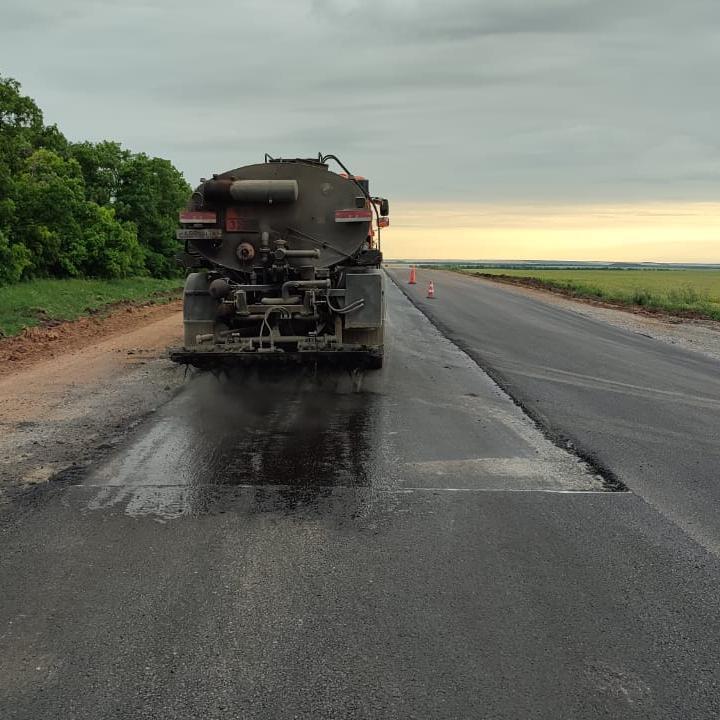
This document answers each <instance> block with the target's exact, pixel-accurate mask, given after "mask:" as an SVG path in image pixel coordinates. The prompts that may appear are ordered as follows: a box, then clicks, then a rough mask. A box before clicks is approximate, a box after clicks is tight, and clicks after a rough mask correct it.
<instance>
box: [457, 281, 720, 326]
mask: <svg viewBox="0 0 720 720" xmlns="http://www.w3.org/2000/svg"><path fill="white" fill-rule="evenodd" d="M462 272H466V273H468V274H470V275H484V276H502V277H505V278H508V279H511V278H516V279H517V280H518V281H519V282H524V283H525V284H529V285H530V284H532V285H534V286H536V287H537V286H540V287H545V288H548V289H555V290H561V291H563V292H564V293H567V294H568V295H571V296H573V297H583V298H592V299H596V300H603V301H607V302H612V303H620V304H623V305H633V306H638V307H643V308H647V309H648V310H661V311H664V312H669V313H673V314H678V315H688V316H693V315H694V316H699V317H706V318H712V319H714V320H720V270H534V269H533V270H526V269H522V270H519V269H503V268H481V269H477V268H472V269H462Z"/></svg>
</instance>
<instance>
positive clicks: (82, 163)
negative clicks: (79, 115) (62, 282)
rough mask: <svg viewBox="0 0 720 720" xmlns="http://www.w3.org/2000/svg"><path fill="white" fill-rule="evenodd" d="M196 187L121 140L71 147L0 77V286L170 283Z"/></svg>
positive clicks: (163, 162) (14, 85) (13, 83)
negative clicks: (148, 278)
mask: <svg viewBox="0 0 720 720" xmlns="http://www.w3.org/2000/svg"><path fill="white" fill-rule="evenodd" d="M189 192H190V187H189V186H188V185H187V183H186V182H185V180H184V178H183V176H182V174H181V173H180V172H179V171H178V170H177V169H176V168H175V167H174V166H173V165H172V163H170V162H169V161H168V160H163V159H161V158H155V157H148V156H147V155H145V154H143V153H141V154H132V153H131V152H130V151H129V150H126V149H124V148H122V147H121V146H120V144H119V143H116V142H112V141H103V142H100V143H90V142H80V143H68V141H67V140H66V138H65V137H64V135H63V134H62V133H61V132H60V131H59V130H58V128H57V127H56V126H55V125H49V126H48V125H45V124H44V121H43V115H42V111H41V110H40V108H39V107H38V106H37V105H36V103H35V101H34V100H33V99H32V98H30V97H27V96H26V95H23V94H22V92H21V90H20V84H19V83H18V82H17V81H16V80H13V79H11V78H4V77H2V76H0V283H7V282H16V281H17V280H19V279H22V278H31V277H47V276H49V277H76V276H83V275H91V276H97V277H123V276H126V275H131V274H147V273H148V272H149V273H151V274H153V275H156V276H170V275H174V274H176V273H177V272H178V268H177V266H176V264H175V261H174V255H175V252H176V251H177V250H178V249H179V243H178V242H177V241H176V240H175V228H176V223H177V213H178V210H180V209H181V208H182V207H183V205H184V204H185V201H186V199H187V196H188V194H189Z"/></svg>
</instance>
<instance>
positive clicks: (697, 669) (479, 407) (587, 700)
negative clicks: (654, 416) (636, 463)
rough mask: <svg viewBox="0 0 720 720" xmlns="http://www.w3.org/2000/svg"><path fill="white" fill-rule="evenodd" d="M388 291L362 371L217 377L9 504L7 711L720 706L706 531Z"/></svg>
mask: <svg viewBox="0 0 720 720" xmlns="http://www.w3.org/2000/svg"><path fill="white" fill-rule="evenodd" d="M442 278H443V279H442V282H441V278H440V276H438V280H437V281H436V285H437V289H438V294H439V296H440V297H442V298H443V300H442V302H443V304H444V303H446V302H450V298H451V297H452V292H453V291H452V290H450V289H449V285H445V280H444V278H445V274H443V275H442ZM453 280H454V278H453ZM470 282H474V281H470ZM473 287H474V286H473ZM463 292H465V291H463ZM472 292H474V290H473V289H469V290H467V293H469V294H472ZM495 292H500V293H502V290H497V291H496V290H494V289H493V290H487V293H488V294H489V295H490V296H492V295H493V293H495ZM440 293H442V295H440ZM456 298H457V300H456V302H457V305H458V308H462V307H464V305H465V304H466V303H467V302H468V301H467V298H466V297H464V296H461V295H460V293H459V292H457V293H456ZM387 299H388V314H389V317H388V323H389V327H388V338H389V341H388V347H387V362H386V367H385V368H384V369H383V370H382V371H378V372H372V373H367V374H366V375H365V377H364V378H363V382H362V384H361V386H360V391H359V392H356V391H355V390H357V385H356V384H355V385H354V383H353V382H352V381H351V379H350V378H349V377H347V376H344V375H342V374H340V375H337V376H334V377H324V378H321V379H318V378H313V377H308V376H306V375H298V376H294V377H291V378H286V379H283V380H282V381H274V382H268V381H267V380H266V379H260V378H257V377H254V376H251V375H248V376H247V377H244V378H236V379H235V381H234V382H233V383H232V384H228V383H218V382H217V381H215V380H214V379H213V378H210V377H199V378H197V379H194V380H192V381H189V382H188V383H187V385H186V387H185V388H184V390H183V391H182V392H181V393H180V394H179V395H177V396H176V397H175V398H174V399H173V400H171V401H170V402H168V403H167V404H166V405H165V406H163V408H161V410H160V411H159V412H158V413H156V414H155V415H153V416H152V417H151V418H149V419H148V420H147V421H146V422H145V423H143V424H142V425H140V426H139V427H137V428H136V429H135V431H134V432H133V433H132V434H131V436H130V437H129V438H128V439H127V441H126V442H125V444H124V445H123V446H121V447H119V448H118V449H117V450H116V451H115V452H114V453H113V454H112V455H111V456H110V457H109V458H105V459H102V460H99V461H98V462H97V464H96V465H95V466H94V467H92V468H90V469H89V470H88V471H87V472H85V473H84V474H83V475H81V476H76V475H73V474H68V475H67V476H65V477H64V478H60V479H58V480H56V481H55V482H51V483H49V484H48V485H46V486H42V487H40V488H35V489H32V490H28V491H26V492H20V493H18V494H17V496H16V498H15V500H13V501H12V502H11V503H10V504H8V505H6V506H5V507H3V508H2V509H1V510H0V532H1V536H0V546H1V548H2V552H0V588H1V592H2V603H0V716H2V717H3V718H8V719H10V718H12V719H17V718H23V719H25V718H28V719H29V718H32V719H33V720H35V719H38V720H39V719H42V718H59V717H62V718H78V719H79V718H88V719H89V718H93V720H94V719H95V718H100V717H103V718H105V717H107V718H110V717H112V718H243V719H246V718H268V719H271V718H272V719H283V718H313V719H316V718H327V719H330V718H383V719H385V718H443V719H444V718H448V719H450V718H508V719H511V718H512V719H513V720H514V719H517V718H548V719H552V720H555V719H557V718H568V719H573V720H577V719H580V718H608V717H610V718H649V717H651V718H668V719H669V718H673V719H676V718H715V717H717V716H718V714H719V713H720V699H719V697H718V695H719V693H718V681H720V666H719V664H718V658H717V647H718V643H719V642H720V623H718V590H717V588H718V579H720V562H719V561H718V558H717V557H716V555H715V554H714V553H713V552H711V551H710V550H709V549H708V547H709V545H710V543H707V542H705V543H700V542H697V541H696V539H695V537H693V536H691V535H690V534H688V532H686V531H685V530H686V529H684V528H683V527H681V526H680V523H676V522H672V521H670V520H669V517H670V513H669V512H666V511H664V510H661V511H659V510H658V509H656V507H654V505H657V503H653V504H651V503H649V502H646V500H645V499H644V498H643V497H642V496H641V495H639V494H637V493H636V492H617V490H618V489H619V488H621V487H622V485H621V483H619V482H618V481H617V480H622V481H623V482H625V481H626V479H625V477H624V476H623V474H622V473H621V472H620V470H622V468H621V467H619V468H618V470H617V471H616V474H617V478H616V479H615V480H613V479H612V478H609V476H605V477H603V475H602V473H599V472H598V464H597V463H595V462H593V461H592V460H591V461H590V462H585V461H583V460H582V459H581V458H580V457H578V455H577V454H575V453H572V452H568V451H567V450H566V449H564V448H563V447H560V446H559V444H560V445H562V443H561V442H560V441H559V440H558V437H556V436H555V435H554V434H553V433H555V432H557V430H556V429H555V428H554V427H553V428H552V429H548V428H546V427H542V426H541V425H538V424H536V422H535V421H534V420H533V419H531V418H530V417H528V415H527V414H526V413H525V412H524V411H523V410H522V409H521V407H519V406H518V404H517V400H518V399H517V398H515V400H513V399H511V398H510V397H508V396H507V395H506V393H505V392H503V391H502V390H501V389H500V388H499V387H498V386H497V384H496V383H495V382H493V381H492V380H491V379H490V377H488V375H487V374H486V373H485V372H484V371H483V370H482V369H481V368H480V367H479V366H478V365H477V363H476V362H475V360H474V359H472V358H471V357H469V356H468V355H467V354H465V353H464V352H463V351H461V350H459V349H458V347H457V346H456V345H455V344H453V343H452V342H450V341H449V340H448V339H447V338H446V337H444V336H443V335H442V334H441V333H440V332H439V331H438V330H437V329H436V328H435V327H434V326H433V325H432V324H431V323H430V322H429V321H428V320H427V319H426V318H425V317H424V316H423V314H422V313H421V312H419V311H418V310H417V309H416V308H415V307H413V306H412V304H411V303H410V302H409V301H408V300H407V299H406V298H405V297H404V296H403V295H402V294H401V292H400V291H399V290H398V288H397V287H396V286H395V285H393V284H392V283H388V287H387ZM416 300H417V299H416ZM418 302H422V301H419V300H418ZM436 302H437V301H436ZM502 304H503V303H502V302H501V301H498V302H497V305H500V306H501V305H502ZM440 308H441V305H440V303H439V302H438V305H437V306H435V307H434V308H433V309H432V311H433V312H437V313H439V312H441V310H440ZM498 312H499V310H498V307H497V306H493V305H488V307H487V312H486V313H485V314H486V316H487V318H486V319H485V320H483V321H480V320H478V318H477V317H476V318H475V320H474V321H471V320H468V327H469V326H472V324H473V322H474V323H475V324H478V323H480V324H481V323H491V322H493V323H494V322H495V319H494V318H492V317H490V316H493V315H494V314H496V313H498ZM545 312H546V313H547V314H548V315H550V314H551V311H550V310H546V311H545ZM488 318H489V319H488ZM512 322H514V321H513V320H512V317H510V316H508V317H506V318H505V325H504V329H503V332H505V333H507V334H512V333H513V331H512V327H511V323H512ZM548 323H550V320H548ZM560 324H562V323H560ZM500 325H503V323H502V322H501V323H500ZM515 332H517V333H523V332H526V330H525V329H524V326H520V327H518V329H517V330H516V331H515ZM566 332H567V333H568V335H572V334H573V329H572V328H569V329H567V330H566ZM574 332H575V333H576V334H577V333H578V329H577V326H576V329H575V331H574ZM600 332H601V330H598V333H600ZM487 334H488V333H484V335H483V338H484V339H483V343H484V344H485V345H487V343H488V342H489V341H488V339H487ZM615 343H616V344H618V343H619V341H615ZM579 344H580V345H582V342H580V343H579ZM502 352H503V351H502V348H500V347H499V346H498V347H497V357H501V356H502ZM583 352H584V350H583ZM635 352H636V353H638V354H641V353H642V350H641V349H638V348H636V349H635ZM653 353H655V354H659V351H658V350H657V349H656V350H654V351H652V350H651V349H650V348H649V346H648V349H647V350H646V354H648V355H650V356H651V357H654V355H653ZM583 357H584V356H583ZM518 362H519V359H518V358H517V357H516V356H514V355H512V353H508V357H507V363H508V364H510V365H512V364H517V363H518ZM544 367H545V368H546V369H545V370H544V371H543V372H545V373H546V374H547V372H548V371H547V367H548V365H547V363H546V364H545V366H544ZM564 370H565V372H566V373H570V372H578V369H577V368H575V370H574V371H572V370H569V369H567V368H564ZM528 372H529V371H528ZM534 372H535V374H538V373H539V372H540V370H539V369H537V368H536V370H535V371H534ZM584 374H585V375H592V374H593V373H592V371H591V372H584ZM573 377H574V376H573ZM537 382H538V383H539V385H540V386H541V387H544V385H543V383H546V382H548V381H547V380H543V379H542V378H540V379H537ZM588 382H589V381H588ZM616 382H621V380H617V381H616ZM625 382H626V384H629V385H635V383H634V381H633V380H626V381H625ZM560 385H562V384H561V383H560ZM510 390H511V391H512V388H510ZM695 390H697V388H695ZM628 395H629V396H630V397H631V398H634V399H635V400H637V402H638V403H639V404H640V407H644V405H643V403H645V402H646V401H647V400H646V395H647V393H646V394H645V395H643V394H642V393H641V392H640V391H639V390H634V391H632V392H630V391H628ZM692 395H693V396H694V397H696V398H697V401H696V403H695V407H696V408H697V407H700V408H703V407H706V406H707V401H704V402H705V405H703V404H702V403H701V402H700V399H701V398H703V397H705V395H703V394H702V393H700V394H698V393H697V392H695V393H693V394H692ZM621 396H622V394H621V393H620V392H614V393H613V397H614V398H617V397H621ZM538 397H540V396H539V395H538ZM561 402H562V400H558V403H561ZM615 402H616V403H617V402H618V401H617V399H616V400H615ZM678 404H679V405H682V400H678ZM536 410H537V409H536ZM583 412H584V413H586V414H590V413H591V410H590V409H588V408H586V409H585V410H584V411H583ZM638 412H639V411H638ZM534 414H535V415H536V416H538V417H540V416H541V412H540V411H537V412H534ZM588 422H589V421H588ZM602 423H603V417H599V418H596V425H598V427H601V426H602ZM548 427H550V425H548ZM580 427H582V425H581V426H580ZM635 430H636V434H638V433H639V431H638V429H637V427H636V428H635ZM599 432H600V431H599ZM673 437H675V438H676V439H677V437H678V436H673ZM683 437H684V436H683ZM558 443H559V444H558ZM666 443H669V440H666ZM678 443H680V441H679V440H678ZM683 451H684V450H683V448H682V447H681V446H680V444H678V445H677V447H676V454H680V453H681V452H683ZM581 454H582V453H581ZM668 454H669V452H668ZM662 457H663V458H664V457H665V455H663V456H662ZM656 462H657V463H660V460H657V461H656ZM626 484H627V485H628V487H629V488H630V489H631V490H634V488H635V486H636V479H635V478H634V477H629V478H627V481H626ZM678 492H682V491H678ZM681 517H684V516H683V515H682V513H681ZM700 527H702V528H705V527H706V525H701V526H700Z"/></svg>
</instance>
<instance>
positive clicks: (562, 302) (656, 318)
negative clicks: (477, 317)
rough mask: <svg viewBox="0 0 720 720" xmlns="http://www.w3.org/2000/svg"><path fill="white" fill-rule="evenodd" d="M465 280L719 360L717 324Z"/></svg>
mask: <svg viewBox="0 0 720 720" xmlns="http://www.w3.org/2000/svg"><path fill="white" fill-rule="evenodd" d="M468 277H474V279H475V280H476V281H477V282H480V283H490V284H500V285H502V286H503V288H505V289H506V290H507V291H508V292H514V293H516V294H518V295H524V296H526V297H531V298H534V299H535V300H539V301H541V302H544V303H547V304H548V305H555V306H557V307H562V308H564V309H565V310H570V311H572V312H575V313H577V314H578V315H584V316H585V317H590V318H593V319H594V320H600V321H602V322H606V323H608V324H609V325H613V326H615V327H618V328H622V329H623V330H628V331H629V332H634V333H637V334H639V335H644V336H645V337H651V338H653V339H655V340H660V341H661V342H664V343H667V344H669V345H675V346H678V347H681V348H683V349H685V350H691V351H693V352H697V353H700V354H702V355H705V356H706V357H710V358H713V359H714V360H720V323H718V322H714V321H713V320H693V319H690V318H681V317H676V316H673V315H664V314H657V313H653V314H652V315H650V314H648V313H644V312H642V311H640V310H638V311H633V310H631V309H629V308H628V309H618V308H616V307H608V306H607V305H605V304H603V303H599V302H597V301H594V300H585V299H582V298H573V299H570V298H568V297H566V296H564V295H561V294H558V293H554V292H552V291H551V290H540V289H537V288H531V287H526V286H523V285H520V284H517V283H509V282H504V281H502V280H491V279H489V278H486V277H477V276H471V275H468Z"/></svg>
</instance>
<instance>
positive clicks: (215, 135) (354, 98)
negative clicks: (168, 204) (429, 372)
mask: <svg viewBox="0 0 720 720" xmlns="http://www.w3.org/2000/svg"><path fill="white" fill-rule="evenodd" d="M718 66H720V3H719V2H717V0H684V1H683V2H677V1H676V0H625V1H624V2H620V1H619V0H618V1H616V2H613V1H609V0H445V2H443V3H437V2H435V1H434V0H425V1H419V0H275V1H274V2H272V3H268V2H266V0H238V1H237V2H233V3H227V2H220V1H219V0H206V2H204V3H202V4H201V5H198V4H197V3H195V2H189V0H128V1H127V2H123V3H116V2H114V1H113V2H111V1H110V0H55V1H54V2H52V3H50V2H47V0H5V2H3V10H2V22H1V23H0V74H3V75H8V76H11V77H14V78H16V79H17V80H19V81H20V82H21V83H22V84H23V89H24V91H25V92H27V93H28V94H29V95H31V96H32V97H34V98H35V100H36V101H37V102H38V104H39V105H40V106H41V107H42V108H43V110H44V111H45V115H46V120H47V121H48V122H51V123H57V124H58V126H59V127H60V128H61V130H63V132H64V133H65V134H66V135H67V136H68V137H69V138H71V139H73V140H80V139H90V140H100V139H114V140H119V141H121V142H122V143H123V144H124V145H126V146H127V147H130V148H132V149H133V150H137V151H144V152H147V153H149V154H152V155H159V156H162V157H167V158H169V159H171V160H172V161H173V162H174V163H175V164H176V165H177V166H178V167H179V168H180V169H181V170H182V171H183V172H184V173H185V175H186V177H187V178H188V180H189V181H190V182H191V183H196V182H197V181H198V180H199V178H200V177H201V176H207V175H209V174H211V173H212V172H219V171H222V170H227V169H230V168H232V167H236V166H238V165H243V164H248V163H251V162H257V161H259V160H261V159H262V157H263V153H265V152H270V153H272V154H273V155H278V156H309V155H315V154H316V153H317V152H318V151H323V152H334V153H336V154H338V155H339V156H340V157H342V158H343V159H344V160H345V161H346V163H347V164H348V165H349V166H350V167H351V169H353V170H354V171H355V172H358V173H360V174H363V175H367V176H369V177H370V178H371V180H372V182H373V190H374V191H375V192H376V193H378V194H383V195H386V196H387V197H389V198H390V199H391V201H392V228H391V229H390V230H388V231H387V232H386V233H385V247H384V249H385V252H386V255H388V256H390V257H427V258H433V257H435V258H485V259H493V258H502V259H513V258H517V259H519V258H545V259H572V260H581V259H593V260H648V261H660V262H662V261H685V262H719V261H720V196H719V193H720V142H719V141H718V134H717V118H718V116H719V114H720V112H719V111H720V93H718V92H717V68H718Z"/></svg>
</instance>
